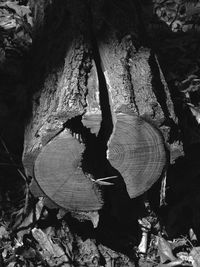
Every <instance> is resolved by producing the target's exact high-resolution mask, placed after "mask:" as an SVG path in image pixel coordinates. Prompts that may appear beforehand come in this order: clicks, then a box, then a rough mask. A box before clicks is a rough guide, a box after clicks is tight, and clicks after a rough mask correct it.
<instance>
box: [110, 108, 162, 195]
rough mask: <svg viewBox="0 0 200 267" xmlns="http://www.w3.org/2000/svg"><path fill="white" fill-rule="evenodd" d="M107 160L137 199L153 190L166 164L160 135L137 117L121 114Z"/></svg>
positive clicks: (117, 118)
mask: <svg viewBox="0 0 200 267" xmlns="http://www.w3.org/2000/svg"><path fill="white" fill-rule="evenodd" d="M107 158H108V160H109V162H110V163H111V165H112V166H113V167H114V168H115V169H117V170H118V171H119V172H120V174H121V175H122V177H123V178H124V181H125V183H126V187H127V192H128V194H129V196H130V197H131V198H135V197H137V196H139V195H140V194H142V193H143V192H145V191H146V190H148V189H149V188H150V187H151V185H152V184H153V183H154V182H155V181H156V180H157V179H158V178H159V177H160V176H161V173H162V171H163V168H164V166H165V164H166V151H165V148H164V142H163V138H162V136H161V133H160V132H159V131H158V130H157V129H156V128H155V127H154V126H153V125H151V124H150V123H148V122H146V121H145V120H144V119H142V118H140V117H138V116H136V115H133V114H126V113H119V114H117V115H116V123H115V128H114V133H113V135H112V137H111V140H110V142H109V144H108V151H107Z"/></svg>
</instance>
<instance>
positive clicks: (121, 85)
mask: <svg viewBox="0 0 200 267" xmlns="http://www.w3.org/2000/svg"><path fill="white" fill-rule="evenodd" d="M50 2H51V1H49V4H48V5H49V6H48V8H46V9H45V12H47V16H44V20H45V21H44V23H42V27H43V28H42V31H41V33H40V34H38V35H37V38H38V39H37V42H35V48H34V49H33V51H34V60H33V68H32V70H31V78H30V80H31V89H32V91H34V97H33V110H32V114H31V118H30V120H29V123H28V125H27V127H26V132H25V139H24V153H23V163H24V167H25V169H26V173H27V175H29V176H31V177H34V178H35V180H36V181H37V183H35V182H33V183H32V191H34V190H33V188H35V189H36V191H38V192H36V193H35V192H34V194H35V195H36V196H38V195H42V194H44V195H47V196H48V197H49V198H50V199H52V200H53V202H55V203H56V204H57V205H59V206H62V207H63V208H65V209H67V210H69V209H70V210H80V211H83V210H90V211H91V210H93V209H94V210H99V209H100V208H101V207H102V205H103V202H102V201H101V197H100V196H101V194H100V193H99V191H98V190H96V186H94V185H95V183H94V182H92V180H91V179H90V178H89V177H88V174H87V173H89V176H90V175H91V176H92V178H93V179H98V178H103V177H104V176H99V177H98V174H99V173H101V171H102V173H103V175H104V174H105V175H107V174H108V176H112V175H116V171H118V173H119V174H121V176H122V178H123V179H124V181H125V183H126V186H127V191H128V194H129V196H130V197H131V198H133V197H136V196H138V195H140V194H142V193H143V192H144V191H146V190H148V189H149V188H150V186H151V185H152V184H153V183H154V182H155V181H156V180H157V179H158V178H159V177H160V175H161V173H162V170H163V168H164V167H165V163H166V154H165V149H164V140H163V139H162V137H161V134H160V133H159V131H158V130H157V129H156V128H155V127H154V126H153V124H154V123H156V124H157V127H160V128H159V129H160V130H161V132H162V134H163V135H164V137H165V141H166V142H167V141H168V140H169V138H170V134H169V131H170V126H169V124H165V121H169V120H170V121H172V122H173V123H174V124H175V122H176V117H175V114H174V110H173V103H172V101H171V98H170V94H169V92H168V88H167V85H166V83H165V81H164V78H163V76H162V72H161V70H160V68H159V65H158V62H157V60H156V58H155V56H154V55H153V54H152V53H151V50H150V49H147V48H146V49H145V48H142V47H140V48H139V45H138V43H137V41H138V40H137V37H136V35H137V34H136V35H134V33H137V32H139V33H140V34H141V32H140V31H141V29H140V26H139V25H140V21H138V20H139V17H138V16H137V12H136V9H135V4H131V5H130V10H129V8H128V9H126V13H127V16H121V10H123V9H124V7H125V6H124V4H123V3H121V2H119V3H118V4H117V5H119V6H115V4H114V2H112V1H111V2H109V3H108V4H107V3H106V2H105V1H99V4H97V3H96V2H91V3H90V4H91V10H90V14H89V13H88V12H89V11H88V10H89V8H88V5H87V4H86V2H84V1H81V0H76V1H69V0H66V1H61V3H60V2H59V3H58V2H56V1H52V2H51V3H50ZM120 5H121V8H120ZM136 5H137V4H136ZM104 9H105V10H107V12H106V14H104V12H103V10H104ZM55 14H57V15H58V17H59V20H58V21H55V19H54V18H55ZM59 14H61V15H59ZM133 14H135V17H134V23H133V21H132V19H133ZM96 18H97V19H96ZM52 21H54V22H53V25H54V23H55V25H54V27H53V29H54V30H53V32H52V31H51V34H49V32H50V29H51V27H52ZM130 21H132V23H131V24H130ZM105 26H106V27H105ZM61 28H62V29H64V30H61V31H59V29H61ZM138 38H139V37H138ZM35 66H37V68H36V67H35ZM124 107H125V110H124V109H123V108H124ZM127 110H128V111H131V114H129V113H127ZM144 116H146V117H148V118H150V121H151V123H148V122H147V121H146V120H145V119H143V117H144ZM70 121H71V122H70ZM67 124H68V125H67ZM161 125H162V126H161ZM64 128H65V130H64ZM70 132H72V133H73V134H74V135H76V134H79V135H81V137H82V141H83V144H81V143H80V142H79V141H78V140H77V139H76V138H75V136H72V134H71V133H70ZM83 133H86V135H85V136H84V134H83ZM94 140H95V142H94ZM119 148H120V151H119ZM86 150H87V153H88V154H87V156H86V157H85V158H84V166H85V165H87V164H88V165H92V168H91V169H92V171H91V172H89V171H87V167H86V168H84V167H83V165H79V163H80V161H82V156H83V153H85V151H86ZM91 150H93V151H92V153H93V154H94V156H95V157H96V154H97V158H96V159H95V160H96V161H95V164H93V161H92V160H93V154H92V153H91ZM95 150H96V151H95ZM106 151H107V154H108V161H109V162H110V165H111V166H112V170H111V171H110V169H109V171H107V170H106V166H104V163H105V165H106V164H107V166H108V165H109V164H108V163H109V162H108V161H107V159H106ZM98 152H100V153H99V155H100V156H99V157H98ZM90 153H91V154H90ZM95 153H96V154H95ZM102 159H103V161H102V162H103V164H102V163H101V160H102ZM89 161H90V162H89ZM82 163H83V162H82ZM110 165H109V167H110ZM99 166H101V167H99ZM90 167H91V166H90ZM95 168H99V169H101V171H99V173H98V171H97V172H95V170H94V169H95ZM104 168H105V170H104ZM88 169H90V168H88ZM112 171H113V173H112ZM33 181H34V180H33ZM38 185H39V187H38ZM128 199H129V198H128Z"/></svg>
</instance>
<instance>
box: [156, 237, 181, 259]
mask: <svg viewBox="0 0 200 267" xmlns="http://www.w3.org/2000/svg"><path fill="white" fill-rule="evenodd" d="M157 247H158V253H159V256H160V261H161V263H164V262H166V261H167V260H170V261H172V262H173V261H174V262H175V261H177V258H176V257H175V256H174V255H173V253H172V249H171V246H170V244H169V242H167V241H166V240H165V239H164V238H162V237H160V236H158V237H157Z"/></svg>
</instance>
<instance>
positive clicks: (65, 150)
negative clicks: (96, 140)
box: [34, 130, 103, 211]
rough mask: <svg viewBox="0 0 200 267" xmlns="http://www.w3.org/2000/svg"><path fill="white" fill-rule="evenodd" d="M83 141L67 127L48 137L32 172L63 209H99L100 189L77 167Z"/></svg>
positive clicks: (100, 203) (46, 192) (39, 183)
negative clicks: (54, 135) (54, 136)
mask: <svg viewBox="0 0 200 267" xmlns="http://www.w3.org/2000/svg"><path fill="white" fill-rule="evenodd" d="M84 148H85V147H84V145H83V144H81V143H80V142H79V141H78V140H77V139H76V138H74V137H73V136H72V135H71V133H70V132H69V131H67V130H65V131H64V132H62V133H61V134H60V135H59V136H57V137H56V138H55V139H53V140H52V141H50V142H49V143H48V144H47V145H46V146H45V147H44V148H43V149H42V150H41V152H40V153H39V155H38V157H37V159H36V161H35V166H34V175H35V178H36V180H37V182H38V185H39V186H40V187H41V189H42V190H43V192H44V193H45V194H46V195H47V196H48V197H49V198H50V199H51V200H53V201H54V202H55V203H56V204H57V205H59V206H61V207H63V208H65V209H67V210H73V211H75V210H78V211H91V210H99V209H100V208H101V207H102V205H103V202H102V200H101V194H100V191H98V189H97V188H95V185H94V183H93V182H92V181H91V180H90V179H89V178H88V177H87V176H86V175H85V174H84V173H83V171H82V168H81V160H82V153H83V151H84Z"/></svg>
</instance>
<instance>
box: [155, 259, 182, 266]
mask: <svg viewBox="0 0 200 267" xmlns="http://www.w3.org/2000/svg"><path fill="white" fill-rule="evenodd" d="M182 262H183V261H182V260H175V261H172V262H169V263H165V264H164V263H160V264H159V265H158V266H157V267H173V266H179V265H181V264H182Z"/></svg>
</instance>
